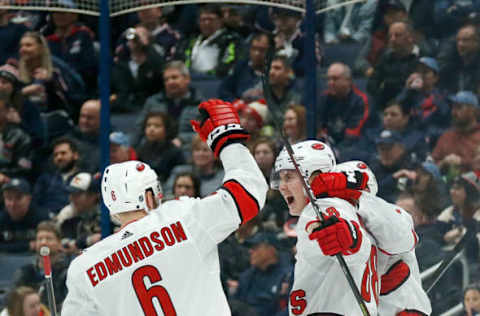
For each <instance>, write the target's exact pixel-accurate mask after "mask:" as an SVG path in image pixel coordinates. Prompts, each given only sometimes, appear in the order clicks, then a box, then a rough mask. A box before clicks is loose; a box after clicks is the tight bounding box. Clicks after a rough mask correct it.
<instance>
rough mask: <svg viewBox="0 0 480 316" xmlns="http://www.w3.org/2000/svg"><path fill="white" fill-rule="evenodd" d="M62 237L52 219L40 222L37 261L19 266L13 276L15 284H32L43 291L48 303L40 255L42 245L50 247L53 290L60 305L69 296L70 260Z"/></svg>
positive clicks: (42, 299) (43, 300)
mask: <svg viewBox="0 0 480 316" xmlns="http://www.w3.org/2000/svg"><path fill="white" fill-rule="evenodd" d="M61 241H62V237H61V235H60V231H59V230H58V229H57V227H56V226H55V224H54V223H53V222H51V221H43V222H40V223H39V224H38V225H37V227H36V232H35V247H34V250H35V253H36V257H35V261H34V262H32V263H28V264H26V265H24V266H22V267H19V268H18V270H17V271H16V272H15V274H14V277H13V284H14V285H15V286H30V287H32V288H34V289H35V290H37V291H39V293H41V296H40V299H41V302H42V303H43V304H45V305H48V298H47V291H46V289H45V274H44V272H43V269H44V266H43V258H42V256H41V255H40V249H41V248H42V247H48V249H50V262H51V266H52V275H55V277H54V278H52V280H53V290H54V293H55V302H56V304H57V306H60V305H61V304H62V302H63V300H64V299H65V297H66V296H67V286H66V284H65V281H66V278H67V270H68V266H69V260H68V258H67V256H65V254H64V253H63V251H62V242H61Z"/></svg>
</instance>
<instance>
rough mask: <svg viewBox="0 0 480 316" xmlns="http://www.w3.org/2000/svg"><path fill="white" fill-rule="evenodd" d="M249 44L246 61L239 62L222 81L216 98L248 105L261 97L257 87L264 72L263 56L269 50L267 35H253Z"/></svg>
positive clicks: (261, 33)
mask: <svg viewBox="0 0 480 316" xmlns="http://www.w3.org/2000/svg"><path fill="white" fill-rule="evenodd" d="M249 44H250V46H249V54H248V59H247V58H245V59H241V60H239V61H238V62H237V63H236V64H235V67H234V68H233V72H232V74H231V75H229V76H227V77H226V78H225V79H223V80H222V83H221V84H220V86H219V87H218V96H219V98H221V99H222V100H226V101H233V100H235V99H241V100H244V101H245V102H247V103H249V102H252V101H255V100H257V99H259V98H261V97H262V95H263V94H262V90H261V89H259V88H258V87H257V85H258V84H259V83H260V82H261V78H262V74H263V72H264V70H265V56H266V54H267V51H268V49H269V48H270V40H269V38H268V34H267V33H263V32H259V33H256V34H254V35H253V36H252V39H251V40H250V43H249Z"/></svg>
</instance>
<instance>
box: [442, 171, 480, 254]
mask: <svg viewBox="0 0 480 316" xmlns="http://www.w3.org/2000/svg"><path fill="white" fill-rule="evenodd" d="M479 190H480V180H479V178H478V175H477V174H475V173H474V172H471V171H470V172H467V173H464V174H462V175H461V176H458V177H456V178H455V179H454V181H453V184H452V186H451V187H450V198H451V200H452V205H450V206H449V207H447V208H445V209H444V210H443V211H442V212H441V213H440V215H438V217H437V222H438V230H439V231H440V232H441V233H442V235H443V241H444V245H450V246H453V245H455V244H457V243H458V242H459V241H460V239H461V238H462V237H463V235H464V234H465V233H466V232H467V231H468V232H469V233H471V234H475V233H474V232H477V231H478V226H479V224H480V223H479V222H480V193H479ZM466 249H467V257H468V259H469V260H471V261H472V262H476V261H478V240H477V238H473V239H472V240H471V241H470V242H469V244H468V245H467V247H466Z"/></svg>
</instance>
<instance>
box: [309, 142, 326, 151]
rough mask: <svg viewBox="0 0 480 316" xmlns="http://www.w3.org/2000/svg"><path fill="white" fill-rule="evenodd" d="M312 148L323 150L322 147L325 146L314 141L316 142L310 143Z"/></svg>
mask: <svg viewBox="0 0 480 316" xmlns="http://www.w3.org/2000/svg"><path fill="white" fill-rule="evenodd" d="M312 148H313V149H315V150H323V149H325V146H324V145H323V144H320V143H316V144H313V145H312Z"/></svg>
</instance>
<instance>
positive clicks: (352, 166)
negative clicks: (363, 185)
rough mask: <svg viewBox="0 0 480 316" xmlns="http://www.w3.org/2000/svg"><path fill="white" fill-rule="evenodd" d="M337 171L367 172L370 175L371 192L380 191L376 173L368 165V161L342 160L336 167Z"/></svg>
mask: <svg viewBox="0 0 480 316" xmlns="http://www.w3.org/2000/svg"><path fill="white" fill-rule="evenodd" d="M335 171H338V172H354V171H360V172H365V173H366V174H367V175H368V182H367V187H368V190H369V191H370V193H372V194H373V195H377V192H378V183H377V178H376V177H375V174H374V173H373V171H372V169H370V167H368V165H367V164H366V163H364V162H363V161H360V160H352V161H347V162H342V163H340V164H338V165H337V166H336V167H335Z"/></svg>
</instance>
